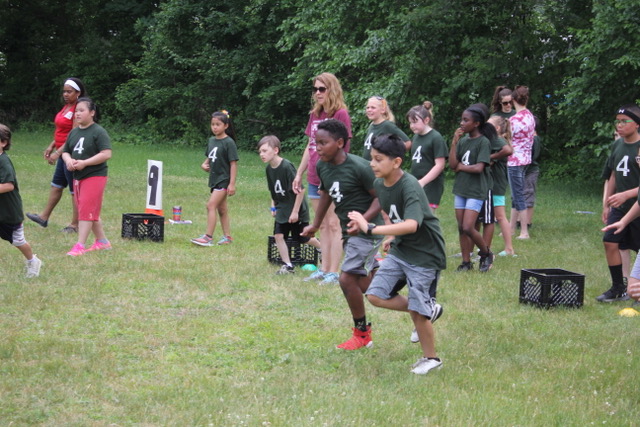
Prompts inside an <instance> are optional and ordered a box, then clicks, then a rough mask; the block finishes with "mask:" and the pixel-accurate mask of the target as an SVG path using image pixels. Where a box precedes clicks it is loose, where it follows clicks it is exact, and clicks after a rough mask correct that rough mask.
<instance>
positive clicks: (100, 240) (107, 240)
mask: <svg viewBox="0 0 640 427" xmlns="http://www.w3.org/2000/svg"><path fill="white" fill-rule="evenodd" d="M96 242H100V243H102V244H103V245H106V244H107V243H109V239H98V240H96Z"/></svg>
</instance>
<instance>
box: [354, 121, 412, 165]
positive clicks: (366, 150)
mask: <svg viewBox="0 0 640 427" xmlns="http://www.w3.org/2000/svg"><path fill="white" fill-rule="evenodd" d="M385 134H391V135H398V136H399V137H400V138H402V141H408V140H409V137H408V136H407V134H405V133H404V132H402V131H401V130H400V128H399V127H398V126H396V124H395V123H393V122H391V121H389V120H385V121H384V122H382V123H378V124H377V125H375V124H373V123H371V124H370V125H369V128H368V129H367V137H366V138H365V139H364V147H363V148H362V158H363V159H365V160H371V143H372V142H373V138H374V137H376V136H379V135H385Z"/></svg>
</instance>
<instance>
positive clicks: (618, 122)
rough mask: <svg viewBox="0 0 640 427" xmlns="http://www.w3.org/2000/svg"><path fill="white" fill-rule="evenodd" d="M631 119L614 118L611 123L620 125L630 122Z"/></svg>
mask: <svg viewBox="0 0 640 427" xmlns="http://www.w3.org/2000/svg"><path fill="white" fill-rule="evenodd" d="M632 122H633V120H631V119H626V120H614V121H613V124H614V125H616V126H620V125H626V124H627V123H632Z"/></svg>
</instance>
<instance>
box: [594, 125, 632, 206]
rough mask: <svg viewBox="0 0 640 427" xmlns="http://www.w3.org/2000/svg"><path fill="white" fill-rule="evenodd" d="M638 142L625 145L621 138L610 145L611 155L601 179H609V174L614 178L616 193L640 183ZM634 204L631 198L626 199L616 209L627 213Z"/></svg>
mask: <svg viewBox="0 0 640 427" xmlns="http://www.w3.org/2000/svg"><path fill="white" fill-rule="evenodd" d="M639 148H640V141H638V142H634V143H631V144H627V143H625V142H624V139H623V138H620V139H618V140H616V141H615V142H614V143H613V144H612V145H611V155H609V158H608V159H607V162H606V164H605V167H604V171H603V174H602V178H603V179H609V177H610V174H611V172H613V173H614V174H615V178H616V193H622V192H623V191H627V190H630V189H632V188H636V187H638V182H640V167H639V166H638V163H637V162H636V156H637V155H638V149H639ZM634 203H635V200H634V199H633V198H631V199H628V200H627V201H626V202H624V203H623V204H622V205H621V206H620V207H618V209H620V210H621V211H623V212H627V211H628V210H629V209H631V206H633V204H634Z"/></svg>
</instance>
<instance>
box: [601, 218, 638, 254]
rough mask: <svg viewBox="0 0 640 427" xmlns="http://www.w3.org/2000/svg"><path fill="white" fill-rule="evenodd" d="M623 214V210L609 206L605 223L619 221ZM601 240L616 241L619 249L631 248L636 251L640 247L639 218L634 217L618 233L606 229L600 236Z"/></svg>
mask: <svg viewBox="0 0 640 427" xmlns="http://www.w3.org/2000/svg"><path fill="white" fill-rule="evenodd" d="M623 216H625V212H623V211H621V210H620V209H617V208H611V209H610V210H609V216H608V217H607V225H610V224H613V223H614V222H618V221H620V220H621V219H622V217H623ZM602 241H603V242H609V243H617V244H618V245H619V247H620V249H631V250H634V251H636V252H638V249H640V218H636V219H634V220H633V221H632V222H631V223H630V224H629V225H627V227H626V228H625V229H624V230H622V232H620V233H618V234H613V231H611V230H609V231H606V232H605V233H604V236H602Z"/></svg>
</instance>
